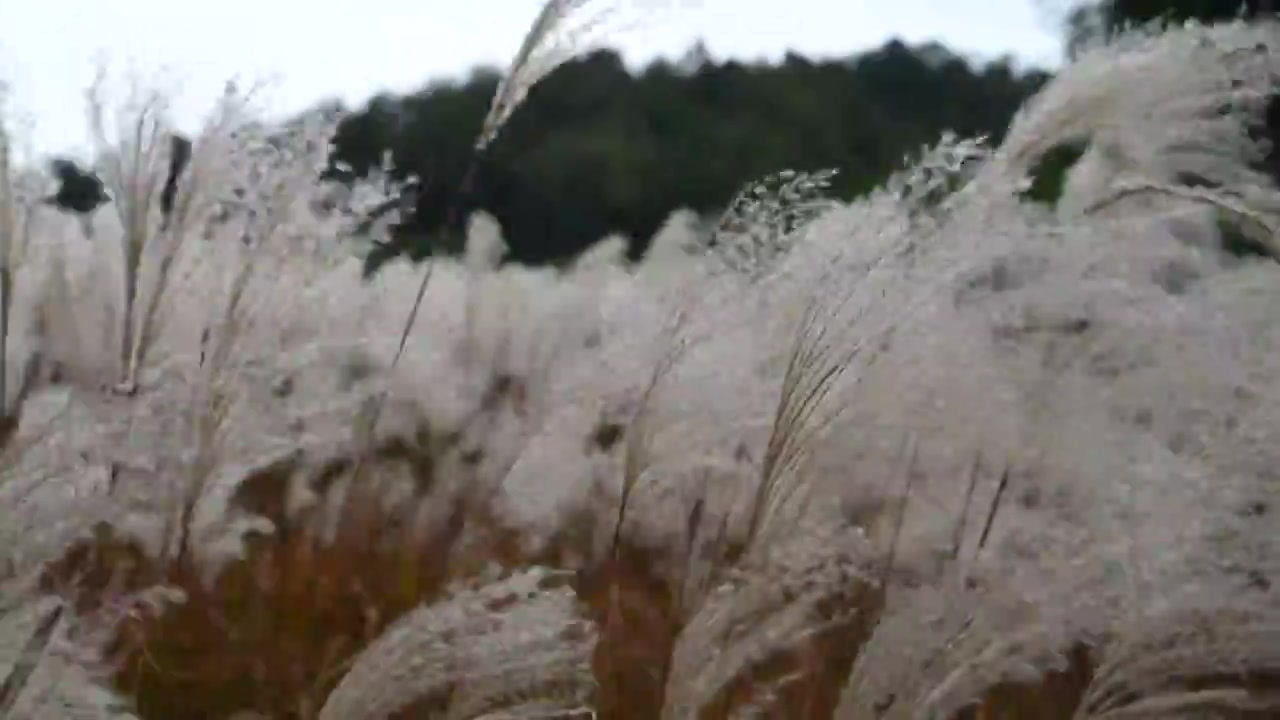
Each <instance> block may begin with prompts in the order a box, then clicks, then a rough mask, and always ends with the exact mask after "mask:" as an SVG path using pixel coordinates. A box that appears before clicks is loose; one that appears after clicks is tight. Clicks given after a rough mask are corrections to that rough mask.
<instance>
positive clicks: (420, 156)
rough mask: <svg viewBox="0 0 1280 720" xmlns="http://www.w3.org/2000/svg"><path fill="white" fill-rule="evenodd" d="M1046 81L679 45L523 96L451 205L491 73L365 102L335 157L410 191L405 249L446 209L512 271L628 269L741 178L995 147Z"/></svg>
mask: <svg viewBox="0 0 1280 720" xmlns="http://www.w3.org/2000/svg"><path fill="white" fill-rule="evenodd" d="M1047 78H1048V76H1047V75H1046V74H1045V73H1043V72H1040V71H1023V70H1020V69H1017V68H1015V67H1013V66H1012V64H1011V63H1010V61H1008V60H1007V59H1002V60H998V61H995V62H991V63H988V64H985V65H975V64H973V63H971V62H969V61H967V60H965V59H963V58H960V57H958V56H956V55H953V54H951V53H950V52H948V51H947V50H945V49H943V48H941V47H938V46H936V45H933V46H924V47H917V48H910V47H907V46H906V45H904V44H903V43H901V42H897V41H894V42H890V43H888V44H886V45H885V46H883V47H881V48H879V49H877V50H875V51H872V52H868V53H865V54H862V55H858V56H854V57H850V58H846V59H840V60H822V61H817V60H812V59H808V58H805V57H802V56H800V55H795V54H791V55H788V56H787V57H786V58H785V59H783V60H782V61H781V62H779V63H773V64H771V63H763V62H761V63H752V64H744V63H740V62H736V61H728V62H718V61H715V60H712V59H710V58H709V57H708V56H707V54H706V53H705V52H704V51H703V50H702V49H701V48H700V47H695V48H694V49H693V50H691V51H690V52H689V54H688V55H687V56H686V58H684V59H683V60H682V61H681V62H679V63H671V62H666V61H659V62H655V63H653V64H651V65H649V66H648V67H646V68H643V69H642V70H640V71H638V72H635V71H631V70H629V69H628V68H627V67H626V66H625V64H624V63H623V62H622V59H621V58H620V57H619V56H618V54H616V53H614V52H612V51H607V50H602V51H598V52H595V53H593V54H590V55H587V56H585V57H583V58H581V59H580V60H577V61H575V62H573V63H570V64H568V65H566V66H565V67H562V68H561V69H560V70H558V71H557V72H556V73H555V74H554V75H553V76H551V77H549V78H547V80H546V81H545V82H543V83H541V84H540V85H538V86H537V87H535V88H534V89H533V91H532V92H531V93H530V97H529V99H528V101H527V104H526V105H524V106H522V108H521V111H520V113H518V114H517V115H516V116H515V117H514V118H513V119H512V121H511V123H510V124H509V125H508V126H507V127H506V128H504V130H503V134H502V136H501V137H500V138H498V141H497V143H496V144H495V145H494V146H493V147H492V148H491V150H490V152H489V153H488V155H487V156H486V160H485V162H484V164H483V165H482V167H481V168H480V170H479V174H478V178H477V182H476V183H475V184H474V186H473V187H474V191H473V192H471V193H469V194H468V196H467V197H466V198H464V199H462V201H461V203H458V198H457V197H456V192H457V190H456V188H458V187H459V184H460V181H461V179H462V176H463V174H464V172H465V167H466V165H467V162H468V160H469V158H470V155H471V140H472V135H473V133H474V130H475V127H476V126H477V124H478V123H479V122H480V119H481V118H482V116H483V115H484V113H485V112H486V110H487V109H488V102H489V98H490V97H491V96H492V95H493V92H494V88H495V87H496V85H497V82H498V75H497V74H496V73H493V72H489V71H477V72H475V73H474V74H472V76H471V77H470V78H469V79H467V80H466V81H465V82H460V83H444V82H442V83H435V84H432V85H429V86H428V87H426V88H425V89H423V90H422V91H420V92H418V93H415V94H413V95H410V96H408V97H391V96H380V97H376V98H374V99H373V100H372V101H370V102H369V103H368V105H367V106H366V107H364V108H363V109H361V110H360V111H359V112H357V113H355V114H353V115H352V116H350V117H349V118H348V119H347V121H346V122H344V123H343V125H342V126H341V127H340V129H339V132H338V135H337V138H336V145H337V152H336V157H335V160H337V161H342V162H345V163H347V164H349V165H350V166H351V168H352V172H353V173H354V174H355V175H364V174H365V173H366V172H367V171H368V170H369V169H370V168H372V167H374V166H376V165H378V164H379V163H380V162H381V160H382V157H383V152H384V150H387V149H389V150H390V151H391V153H392V158H393V161H394V165H395V166H396V168H397V169H398V170H397V172H398V173H399V174H400V175H401V176H402V177H403V176H407V175H417V176H419V177H421V178H423V179H424V188H423V191H422V192H420V193H419V194H418V197H417V214H416V217H414V218H412V219H411V220H410V221H408V222H407V223H405V224H404V226H403V227H402V228H401V231H400V233H399V239H400V241H401V242H402V243H403V245H404V246H405V247H406V248H411V249H415V250H416V251H417V252H424V251H425V249H426V247H427V246H428V244H429V243H430V242H431V239H432V238H433V237H438V234H436V233H435V231H436V230H438V229H439V228H440V227H441V226H442V225H444V224H445V217H446V216H445V213H446V211H447V208H448V207H449V206H450V205H451V204H460V205H462V206H463V207H464V208H466V209H470V208H475V207H481V208H483V209H485V210H487V211H488V212H490V213H491V214H493V215H494V216H495V217H496V218H497V219H498V220H499V222H500V223H501V224H502V227H503V231H504V235H505V237H506V239H507V241H508V242H509V243H510V246H511V256H510V257H511V258H512V259H514V260H519V261H524V262H546V261H558V260H563V259H566V258H569V257H572V256H574V255H576V254H577V253H579V252H581V251H582V250H583V249H584V248H585V247H586V246H588V245H590V244H591V243H594V242H595V241H597V240H599V239H600V238H601V237H604V236H605V235H607V234H609V233H621V234H623V235H625V236H627V237H628V238H630V239H631V242H632V245H631V252H632V255H633V256H636V255H639V254H640V253H642V252H643V250H644V248H645V246H646V245H647V243H648V238H650V237H652V235H653V234H654V232H655V231H656V230H657V229H658V227H659V226H660V225H661V224H662V222H663V220H664V219H665V218H666V217H667V216H668V215H669V214H670V213H671V212H672V211H673V210H675V209H677V208H681V207H688V208H691V209H694V210H696V211H698V212H701V213H715V212H719V211H720V210H722V209H723V208H724V206H725V205H726V203H728V202H729V200H730V199H731V198H732V197H733V195H734V193H735V192H737V190H738V189H739V188H740V187H741V185H742V183H743V182H744V181H746V180H749V179H751V178H756V177H760V176H762V175H765V174H767V173H772V172H775V171H777V170H778V169H779V168H787V167H794V168H798V169H804V170H816V169H819V168H828V167H834V168H837V169H838V170H839V174H838V175H837V177H836V178H835V182H834V185H833V188H832V191H833V193H834V194H836V195H838V196H842V197H845V198H850V197H853V196H855V195H860V194H863V193H865V192H867V191H868V190H870V189H871V188H873V187H874V186H875V185H877V184H878V183H880V182H882V181H883V180H884V179H885V177H886V176H887V175H888V174H889V173H890V172H891V171H893V170H895V169H898V168H900V167H901V166H902V163H903V158H904V156H905V155H915V154H917V153H918V151H919V149H920V147H921V146H922V145H924V144H929V143H932V142H934V141H936V140H937V138H938V136H939V135H940V134H941V133H942V132H944V131H946V130H952V131H954V132H956V133H958V134H959V135H961V136H978V135H987V136H990V137H991V138H992V139H993V140H995V141H998V140H999V139H1000V137H1001V136H1002V135H1003V132H1004V129H1005V126H1006V125H1007V124H1008V122H1009V119H1010V117H1011V116H1012V115H1013V112H1014V111H1015V110H1016V109H1017V108H1018V106H1019V105H1020V104H1021V103H1022V102H1023V101H1024V100H1025V99H1026V98H1027V97H1028V96H1030V95H1031V94H1032V93H1033V92H1034V91H1035V90H1037V89H1038V88H1039V87H1041V86H1042V85H1043V84H1044V82H1045V80H1046V79H1047ZM459 218H460V219H459V220H458V222H462V221H463V219H464V218H465V213H461V214H460V215H459ZM452 235H453V236H455V237H458V236H460V235H461V233H452Z"/></svg>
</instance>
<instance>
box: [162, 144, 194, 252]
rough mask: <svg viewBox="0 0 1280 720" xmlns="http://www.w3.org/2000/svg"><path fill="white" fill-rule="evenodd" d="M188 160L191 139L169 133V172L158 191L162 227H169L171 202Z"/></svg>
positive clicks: (173, 199)
mask: <svg viewBox="0 0 1280 720" xmlns="http://www.w3.org/2000/svg"><path fill="white" fill-rule="evenodd" d="M190 161H191V141H190V140H188V139H187V138H185V137H183V136H181V135H179V134H177V133H174V134H172V135H170V136H169V174H168V175H167V176H166V177H165V181H164V189H163V190H161V191H160V216H161V217H162V218H163V223H164V224H163V226H162V227H163V228H164V229H167V228H168V227H169V220H170V218H172V217H173V204H174V202H175V201H176V200H177V198H178V179H179V178H180V177H182V171H183V170H185V169H186V167H187V163H189V162H190Z"/></svg>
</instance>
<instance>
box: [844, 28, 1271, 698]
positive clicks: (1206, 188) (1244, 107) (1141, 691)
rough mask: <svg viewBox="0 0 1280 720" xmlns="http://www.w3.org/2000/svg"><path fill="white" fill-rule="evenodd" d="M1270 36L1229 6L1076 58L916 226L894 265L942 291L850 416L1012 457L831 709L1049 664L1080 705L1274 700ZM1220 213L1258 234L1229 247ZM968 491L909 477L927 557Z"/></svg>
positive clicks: (1027, 680) (958, 693) (943, 689)
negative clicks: (1245, 251)
mask: <svg viewBox="0 0 1280 720" xmlns="http://www.w3.org/2000/svg"><path fill="white" fill-rule="evenodd" d="M1278 40H1280V38H1278V37H1277V35H1276V28H1275V27H1274V26H1273V25H1270V24H1263V25H1258V26H1244V25H1241V24H1231V25H1222V26H1216V27H1212V28H1202V27H1193V28H1187V29H1183V30H1177V31H1171V32H1169V33H1166V34H1160V35H1150V34H1144V35H1142V36H1141V37H1138V38H1126V39H1125V40H1123V41H1122V42H1120V43H1118V44H1117V45H1115V46H1109V47H1104V48H1100V49H1097V50H1094V51H1092V52H1090V53H1088V54H1086V55H1084V56H1083V57H1081V59H1080V60H1079V61H1078V62H1076V63H1075V64H1073V65H1072V66H1070V67H1068V68H1066V69H1065V70H1064V71H1063V72H1062V73H1061V74H1060V75H1059V77H1057V78H1056V79H1055V80H1054V81H1053V82H1052V83H1051V84H1050V85H1049V86H1048V87H1047V88H1046V89H1045V90H1044V91H1043V92H1042V93H1041V94H1040V95H1039V96H1038V97H1036V98H1035V99H1033V100H1032V101H1031V102H1029V103H1028V104H1027V106H1026V107H1025V108H1024V109H1023V111H1022V112H1021V113H1020V114H1019V116H1018V118H1016V119H1015V121H1014V123H1013V125H1012V126H1011V128H1010V131H1009V133H1008V136H1007V138H1006V140H1005V143H1004V144H1003V146H1002V147H1000V148H999V149H998V150H997V151H996V152H995V154H994V156H993V157H992V159H991V160H990V161H989V162H987V163H986V164H984V165H983V166H982V167H981V168H980V169H979V171H978V172H977V174H976V176H975V178H974V180H973V181H972V182H971V183H970V184H969V185H968V186H966V187H965V188H963V189H962V190H961V191H959V192H958V193H956V195H955V196H954V197H953V198H952V199H951V200H950V201H949V204H950V208H949V210H948V213H949V214H948V216H947V219H946V221H945V222H944V223H943V224H942V225H939V226H937V227H936V229H935V230H934V231H933V232H931V233H930V234H929V235H928V236H927V238H926V237H920V236H916V237H915V238H913V240H915V241H916V242H915V243H913V250H912V257H911V258H910V261H909V262H910V265H911V266H912V267H911V271H912V275H914V276H916V277H919V278H921V280H924V279H925V278H936V277H939V276H943V277H946V278H947V281H946V283H945V293H943V294H940V296H935V300H934V301H933V302H934V305H933V306H932V307H930V308H928V309H927V310H926V311H924V312H921V313H919V314H917V315H916V316H914V317H913V318H912V319H911V320H910V321H909V322H908V323H904V324H902V325H899V326H898V327H897V328H895V331H894V333H893V338H892V342H893V347H892V349H890V350H889V352H888V353H887V354H886V356H885V357H884V358H883V359H881V360H880V361H879V362H878V367H877V368H875V369H873V370H871V372H869V373H867V374H866V375H865V380H864V383H863V386H864V387H865V388H866V389H867V392H866V394H865V395H864V397H863V400H862V401H861V402H859V403H858V404H857V407H856V408H855V409H854V410H853V411H852V412H853V414H854V415H857V416H862V415H863V414H864V413H863V412H862V411H864V410H865V411H868V412H874V411H876V410H883V409H885V408H892V409H893V417H894V419H896V420H899V421H903V422H907V423H909V424H911V425H915V426H917V427H919V424H920V423H921V422H922V421H923V420H925V419H928V420H929V421H930V422H931V423H932V422H936V423H938V424H939V425H940V426H941V427H940V428H938V429H936V430H935V429H933V428H924V427H920V428H919V429H920V430H921V431H922V432H924V431H926V430H930V431H931V432H932V433H933V437H934V438H936V440H933V441H931V442H933V443H936V444H935V448H937V451H938V452H939V453H940V454H945V453H947V452H950V451H951V448H953V447H956V446H959V447H961V448H965V447H968V448H973V447H978V448H981V450H982V454H983V456H984V457H987V458H991V457H993V456H994V457H1000V458H1001V461H1002V464H1013V467H1014V471H1013V472H1012V473H1011V474H1007V475H1005V476H1004V477H1003V478H1002V480H1001V481H1000V482H999V483H997V482H996V474H994V473H993V474H991V475H990V476H989V478H987V479H984V480H983V481H980V482H979V483H978V485H977V491H976V493H975V496H974V503H973V504H974V505H975V506H976V507H982V506H984V505H987V506H990V507H992V508H996V506H999V508H998V511H997V516H996V519H995V521H994V529H991V530H990V534H989V535H987V532H988V531H987V530H983V531H982V535H983V536H985V537H979V535H978V530H977V527H980V526H981V525H980V524H979V525H972V524H971V527H972V529H971V530H970V532H969V534H968V536H967V537H962V538H961V540H962V547H959V548H956V550H957V552H946V554H947V555H954V556H956V557H958V558H959V560H960V562H959V563H958V564H951V565H942V566H940V569H939V570H935V571H934V573H933V576H932V577H933V578H934V579H933V581H932V582H928V583H926V584H925V585H924V586H922V587H918V588H915V589H904V590H902V591H900V593H899V594H898V598H897V599H896V600H894V599H892V598H891V599H890V601H889V602H888V604H887V611H886V615H885V618H884V619H883V620H882V622H881V625H880V626H879V628H877V630H876V632H875V633H874V634H873V635H872V637H871V640H870V641H869V643H868V645H867V647H866V648H865V649H864V650H863V652H862V654H861V656H860V657H859V659H858V661H857V664H856V666H855V667H854V670H853V674H852V677H851V680H850V682H849V685H848V687H847V688H846V690H845V694H844V697H843V700H842V703H841V708H840V710H839V711H838V712H837V716H838V717H848V718H854V717H885V718H892V717H954V716H956V715H957V714H958V713H960V712H961V711H962V710H963V709H964V708H966V707H972V706H973V705H975V704H976V705H979V706H980V708H979V712H987V711H993V710H990V709H991V708H992V707H994V706H993V705H992V703H994V702H996V699H995V698H996V697H997V696H996V695H993V693H997V692H1000V693H1006V695H1005V696H1004V697H1006V699H1007V698H1008V697H1009V696H1008V695H1007V693H1015V694H1016V693H1017V692H1019V691H1018V688H1023V689H1024V690H1025V691H1026V692H1028V693H1030V692H1032V691H1035V692H1045V693H1049V692H1051V690H1050V689H1049V688H1050V687H1051V686H1050V685H1049V684H1044V685H1042V684H1041V682H1042V681H1041V679H1042V678H1044V677H1048V676H1049V675H1051V674H1052V675H1053V676H1054V677H1055V678H1057V680H1055V681H1054V682H1055V683H1058V685H1057V687H1058V688H1059V691H1058V692H1060V693H1061V694H1060V695H1058V696H1052V695H1049V696H1046V697H1041V698H1040V700H1041V702H1042V703H1048V704H1055V703H1056V704H1057V705H1058V706H1061V707H1064V709H1065V710H1069V709H1070V708H1072V707H1077V706H1076V705H1074V704H1071V703H1072V702H1074V701H1072V700H1071V698H1072V692H1075V693H1077V694H1076V695H1075V697H1076V698H1079V697H1080V695H1079V693H1083V697H1084V698H1085V699H1084V701H1083V703H1082V704H1080V705H1079V706H1078V709H1077V710H1076V711H1075V712H1076V714H1075V717H1079V718H1086V717H1090V718H1091V717H1173V716H1179V717H1183V716H1196V717H1206V716H1211V717H1240V716H1243V713H1245V712H1258V713H1263V714H1266V713H1274V712H1275V708H1276V704H1275V703H1276V699H1275V696H1274V691H1273V690H1271V691H1268V690H1266V689H1265V687H1264V685H1263V684H1262V683H1261V682H1260V681H1259V680H1258V678H1265V677H1274V676H1275V673H1276V671H1277V669H1278V667H1277V665H1276V658H1275V657H1274V652H1273V651H1272V650H1271V649H1270V648H1271V647H1272V644H1273V643H1274V638H1273V637H1272V635H1274V632H1273V626H1274V625H1275V622H1276V620H1277V619H1278V618H1280V616H1277V615H1276V610H1277V607H1280V603H1278V602H1277V600H1278V597H1277V595H1276V590H1275V575H1274V573H1275V569H1276V562H1277V560H1276V559H1277V557H1280V554H1278V551H1280V548H1277V546H1276V543H1275V539H1274V538H1275V537H1276V535H1275V531H1276V529H1277V527H1280V526H1278V525H1277V523H1276V520H1275V515H1274V512H1273V510H1272V509H1271V508H1270V507H1269V506H1270V503H1269V502H1268V501H1267V500H1265V499H1264V498H1267V497H1269V496H1274V487H1272V486H1273V485H1274V483H1273V481H1272V480H1271V477H1272V474H1271V471H1270V470H1268V468H1270V467H1274V463H1275V462H1276V460H1277V458H1276V457H1275V456H1274V453H1275V450H1274V445H1273V444H1272V441H1270V440H1268V439H1266V438H1268V437H1269V435H1270V433H1271V432H1272V431H1271V429H1270V428H1273V427H1275V421H1276V418H1275V417H1274V412H1275V408H1276V407H1277V405H1276V400H1277V395H1278V393H1280V385H1278V384H1277V383H1278V380H1280V377H1278V376H1277V370H1278V368H1277V365H1276V363H1275V360H1274V357H1275V356H1274V352H1273V348H1272V344H1273V342H1274V339H1275V337H1276V327H1275V325H1274V321H1273V320H1271V319H1266V318H1265V317H1264V316H1265V315H1266V314H1267V313H1266V312H1265V311H1263V310H1262V308H1263V307H1264V306H1270V305H1271V304H1272V303H1273V302H1274V301H1275V297H1274V295H1275V293H1276V292H1277V287H1278V286H1277V284H1276V282H1277V276H1276V272H1277V266H1276V264H1275V261H1274V259H1273V257H1272V256H1271V253H1270V251H1269V248H1270V247H1271V243H1272V242H1273V238H1274V231H1273V230H1272V228H1274V227H1275V225H1274V223H1275V220H1276V214H1275V213H1276V209H1277V206H1276V204H1275V203H1276V201H1277V199H1280V194H1278V193H1277V190H1276V188H1275V184H1274V181H1273V180H1272V179H1270V178H1268V177H1266V176H1265V175H1264V174H1263V173H1262V172H1261V171H1259V170H1256V169H1254V167H1255V166H1254V164H1253V163H1254V162H1255V161H1256V160H1258V159H1259V158H1260V155H1261V152H1262V151H1263V150H1264V149H1265V148H1264V147H1263V146H1261V144H1260V143H1259V142H1258V141H1257V140H1256V139H1255V138H1254V136H1253V135H1252V126H1253V125H1254V124H1257V123H1259V122H1260V120H1261V116H1262V112H1263V110H1264V108H1265V104H1266V103H1267V102H1269V98H1270V97H1271V96H1272V94H1273V93H1274V92H1275V88H1274V84H1273V82H1274V81H1273V78H1274V77H1275V76H1276V73H1277V71H1278V70H1280V66H1278V65H1277V63H1276V57H1277V56H1276V55H1275V53H1274V52H1273V51H1272V49H1273V48H1274V47H1275V45H1276V43H1277V41H1278ZM1063 143H1082V144H1084V145H1085V146H1086V147H1087V150H1086V151H1085V152H1084V154H1083V156H1082V157H1081V159H1080V161H1079V162H1078V163H1077V164H1076V165H1075V166H1074V168H1073V169H1072V170H1071V171H1070V174H1069V176H1068V179H1067V183H1066V187H1065V190H1064V193H1063V196H1062V199H1061V201H1060V202H1059V204H1058V207H1057V209H1056V211H1047V210H1040V211H1037V210H1032V209H1028V208H1025V207H1021V206H1019V205H1018V204H1016V201H1015V198H1016V195H1017V188H1018V187H1019V186H1020V184H1021V179H1022V178H1024V177H1025V176H1026V174H1027V173H1029V172H1030V171H1031V170H1032V168H1033V166H1034V164H1035V161H1036V159H1037V158H1038V157H1039V156H1041V155H1043V154H1044V153H1047V152H1049V151H1051V150H1052V149H1053V148H1054V147H1055V146H1057V145H1060V144H1063ZM1231 234H1244V235H1246V236H1247V237H1250V238H1253V239H1255V240H1256V243H1257V247H1258V248H1259V249H1260V252H1259V253H1257V254H1254V255H1252V256H1246V257H1244V258H1241V257H1238V256H1237V255H1236V254H1233V253H1231V252H1229V251H1228V250H1229V246H1228V245H1227V242H1226V241H1227V240H1228V237H1227V236H1228V235H1231ZM926 239H927V241H928V244H925V243H924V242H923V241H924V240H926ZM903 265H904V266H905V265H906V263H903ZM906 271H907V270H906V267H903V270H902V272H906ZM940 355H945V358H946V360H945V361H940V359H939V357H940ZM959 378H963V381H960V380H959ZM948 446H950V447H948ZM1005 458H1007V460H1005ZM845 470H846V469H845V468H842V471H845ZM996 470H997V471H998V470H999V468H996ZM988 472H990V471H988ZM948 485H949V486H948ZM963 492H964V486H963V485H960V484H958V483H949V484H944V483H935V482H930V481H928V480H926V482H925V483H924V484H923V485H922V486H920V485H918V486H917V495H925V497H923V498H921V499H920V500H919V501H918V502H916V503H914V504H915V509H914V512H913V513H911V514H909V517H908V522H907V527H906V529H905V531H904V532H905V533H906V535H907V536H908V537H907V538H904V541H905V542H907V543H908V544H915V543H917V542H923V541H928V542H932V543H935V544H936V545H937V547H938V548H939V550H940V551H944V552H945V551H946V549H947V546H948V545H949V544H950V543H949V542H948V540H947V539H946V532H947V530H948V528H949V527H954V525H953V522H954V521H946V519H945V516H946V514H947V513H948V512H951V510H949V508H958V507H960V506H961V502H960V501H961V498H960V496H961V494H962V493H963ZM926 500H927V502H926ZM930 506H933V507H930ZM912 516H914V517H912ZM911 536H914V537H911ZM931 536H932V537H931ZM1175 618H1178V619H1176V620H1175ZM1243 638H1249V640H1248V641H1245V640H1243ZM1138 648H1143V649H1142V650H1138ZM1227 648H1230V649H1229V650H1228V649H1227ZM1098 662H1100V663H1101V665H1097V664H1096V663H1098ZM1057 673H1060V674H1057ZM1081 673H1084V676H1083V679H1079V678H1080V677H1081ZM1089 673H1092V674H1093V678H1092V680H1089V678H1088V674H1089ZM1073 678H1075V679H1073ZM1073 682H1076V683H1078V687H1077V688H1076V689H1075V690H1074V691H1072V690H1071V684H1072V683H1073ZM1086 686H1087V687H1086ZM1063 687H1065V688H1067V689H1066V690H1062V689H1061V688H1063ZM1268 693H1270V694H1268ZM1064 698H1065V699H1064ZM1033 707H1034V706H1033ZM983 708H985V709H983ZM1062 716H1063V717H1067V716H1068V715H1067V714H1064V715H1062ZM1259 716H1262V715H1259Z"/></svg>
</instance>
